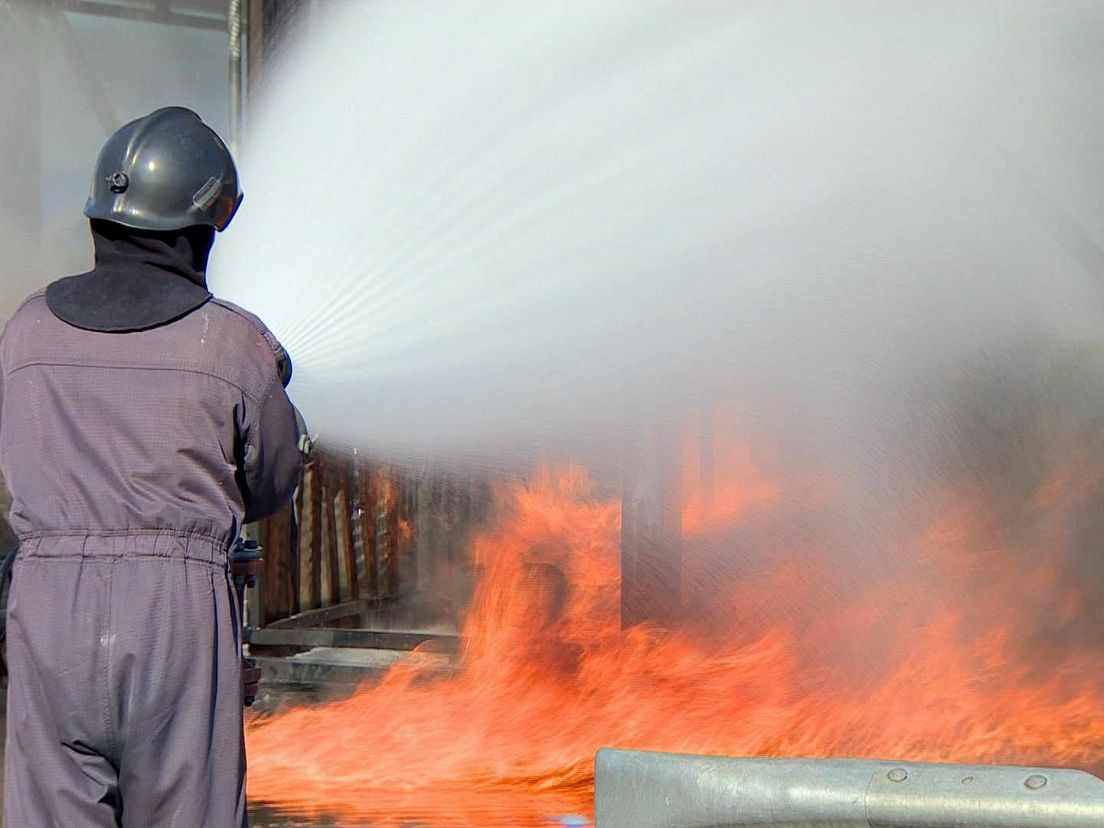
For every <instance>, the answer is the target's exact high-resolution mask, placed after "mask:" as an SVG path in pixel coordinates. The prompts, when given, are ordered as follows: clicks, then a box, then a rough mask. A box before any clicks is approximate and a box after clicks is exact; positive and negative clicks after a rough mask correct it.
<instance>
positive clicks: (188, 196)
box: [84, 106, 242, 232]
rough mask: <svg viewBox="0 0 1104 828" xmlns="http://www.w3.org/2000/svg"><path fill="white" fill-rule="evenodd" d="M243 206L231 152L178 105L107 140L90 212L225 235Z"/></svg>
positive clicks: (145, 225) (148, 226)
mask: <svg viewBox="0 0 1104 828" xmlns="http://www.w3.org/2000/svg"><path fill="white" fill-rule="evenodd" d="M241 200H242V192H241V190H240V189H239V186H238V170H237V167H235V166H234V158H233V156H231V155H230V150H228V149H227V148H226V145H225V144H224V143H223V142H222V139H221V138H219V137H218V135H216V134H215V132H214V130H212V129H211V128H210V127H208V126H207V125H206V124H204V123H203V121H202V120H200V117H199V116H198V115H196V114H195V113H194V112H192V111H191V110H190V109H184V108H183V107H176V106H174V107H168V108H166V109H158V110H157V111H156V112H152V113H150V114H149V115H147V116H146V117H144V118H139V119H138V120H136V121H131V122H130V123H129V124H126V125H125V126H123V127H121V128H119V129H118V130H117V131H116V132H115V134H114V135H112V136H111V137H110V138H108V139H107V143H105V144H104V147H103V149H102V150H100V157H99V159H98V160H97V161H96V173H95V176H94V177H93V179H92V192H91V193H90V195H89V196H88V203H87V204H85V206H84V214H85V215H86V216H88V217H89V218H91V219H103V220H105V221H113V222H115V223H116V224H122V225H124V226H126V227H133V228H136V229H138V230H159V231H165V230H182V229H183V228H185V227H192V226H196V225H207V226H209V227H214V228H215V229H216V230H218V231H220V232H221V231H223V230H225V229H226V228H227V226H228V225H229V224H230V220H231V219H232V218H233V217H234V213H235V212H237V209H238V205H239V204H241Z"/></svg>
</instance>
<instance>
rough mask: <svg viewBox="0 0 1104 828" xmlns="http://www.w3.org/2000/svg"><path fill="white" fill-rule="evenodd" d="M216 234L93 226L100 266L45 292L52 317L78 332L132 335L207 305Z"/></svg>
mask: <svg viewBox="0 0 1104 828" xmlns="http://www.w3.org/2000/svg"><path fill="white" fill-rule="evenodd" d="M214 235H215V231H214V228H212V227H205V226H193V227H186V228H184V229H183V230H173V231H165V232H158V231H151V230H135V229H132V228H130V227H124V226H122V225H120V224H115V223H113V222H109V221H98V220H93V221H92V240H93V244H94V246H95V252H96V266H95V267H94V268H93V269H92V270H91V271H89V272H88V273H82V274H80V275H78V276H69V277H68V278H65V279H60V280H58V281H56V282H54V283H53V284H51V285H50V286H49V287H47V288H46V303H47V305H48V306H49V308H50V310H51V312H53V314H54V315H55V316H56V317H58V318H59V319H61V320H62V321H64V322H67V323H69V324H70V325H74V326H75V327H78V328H84V329H85V330H90V331H101V332H105V333H127V332H131V331H141V330H148V329H150V328H156V327H160V326H161V325H165V324H167V323H169V322H172V321H174V320H176V319H179V318H180V317H182V316H185V315H187V314H188V313H191V312H192V311H193V310H195V309H196V308H198V307H200V306H201V305H203V304H205V303H206V302H207V301H208V300H209V299H210V298H211V294H210V292H209V291H208V290H207V257H208V255H209V254H210V252H211V246H212V244H213V242H214Z"/></svg>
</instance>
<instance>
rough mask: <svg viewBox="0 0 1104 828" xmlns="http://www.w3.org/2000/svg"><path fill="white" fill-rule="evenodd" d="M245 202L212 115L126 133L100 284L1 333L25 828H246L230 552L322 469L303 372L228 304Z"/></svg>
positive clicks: (105, 176)
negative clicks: (308, 433) (300, 408)
mask: <svg viewBox="0 0 1104 828" xmlns="http://www.w3.org/2000/svg"><path fill="white" fill-rule="evenodd" d="M240 202H241V193H240V191H239V188H238V175H237V171H236V168H235V166H234V161H233V159H232V157H231V155H230V153H229V151H228V150H227V148H226V146H225V145H224V144H223V142H222V141H221V140H220V139H219V138H218V136H217V135H216V134H215V133H214V132H213V131H212V130H211V129H209V128H208V127H207V126H206V125H205V124H204V123H203V122H202V121H201V120H200V118H199V116H197V115H196V114H195V113H194V112H191V111H190V110H187V109H182V108H175V107H174V108H168V109H161V110H158V111H156V112H154V113H152V114H150V115H148V116H146V117H144V118H141V119H139V120H137V121H134V122H132V123H129V124H127V125H125V126H124V127H122V128H121V129H120V130H119V131H118V132H116V133H115V134H114V135H112V136H111V137H110V138H109V139H108V141H107V143H106V144H105V145H104V148H103V150H102V152H101V153H100V156H99V160H98V161H97V164H96V171H95V177H94V178H93V182H92V192H91V195H90V197H89V199H88V202H87V204H86V206H85V211H84V212H85V215H86V216H88V217H89V219H90V220H91V231H92V238H93V243H94V247H95V266H94V267H93V269H92V270H91V271H90V272H88V273H84V274H81V275H79V276H71V277H68V278H65V279H61V280H60V281H57V282H54V283H53V284H51V285H49V286H48V287H47V288H46V289H45V290H44V291H40V292H38V293H36V294H34V295H32V296H31V297H30V298H28V299H27V300H26V302H25V303H24V304H23V305H22V306H21V307H20V309H19V310H18V311H17V312H16V313H15V314H14V316H13V317H12V318H11V319H10V321H9V322H8V324H7V326H6V328H5V329H4V333H3V336H2V338H0V382H2V386H0V390H2V397H0V471H2V473H3V476H4V478H5V480H6V481H7V483H8V486H9V488H10V490H11V494H12V505H11V516H10V520H11V525H12V528H13V529H14V530H15V532H16V534H17V536H18V538H19V544H20V545H19V551H18V555H17V557H16V559H15V563H14V568H13V580H12V591H11V595H10V599H9V604H8V627H7V647H8V661H9V670H10V680H9V687H8V699H7V711H8V712H7V716H8V718H7V755H6V767H5V790H4V814H5V817H6V820H5V821H6V824H7V825H9V826H12V828H44V827H45V826H65V828H69V826H74V827H75V826H80V828H97V826H126V828H138V827H139V826H141V827H142V828H148V827H149V826H166V827H167V826H179V828H201V827H202V828H231V827H232V826H233V827H234V828H236V827H237V826H244V825H247V824H248V818H247V816H246V806H245V748H244V740H243V728H242V689H241V660H240V659H241V640H240V639H241V634H240V624H239V619H238V618H237V617H236V615H237V608H236V604H235V600H234V594H233V585H232V582H231V579H230V574H229V569H228V567H229V564H228V557H229V554H230V551H231V547H232V544H233V542H234V541H235V539H236V537H237V535H238V533H239V530H240V529H241V527H242V525H243V523H246V522H248V521H252V520H256V519H259V518H263V517H265V516H266V515H269V514H271V513H273V512H275V511H276V510H278V509H279V508H281V507H282V506H283V505H284V504H285V503H286V502H287V501H288V500H289V498H290V497H291V495H292V492H293V489H294V487H295V485H296V483H297V480H298V476H299V471H300V466H301V460H300V454H299V448H298V442H299V431H298V428H297V423H296V413H295V411H294V409H293V407H292V405H291V403H290V401H289V400H288V397H287V395H286V393H285V390H284V388H285V386H286V384H287V381H288V379H289V378H290V373H291V363H290V360H289V359H288V358H287V355H286V354H285V353H284V351H283V349H282V348H281V347H280V345H279V344H278V343H277V341H276V339H275V338H274V337H273V336H272V334H271V333H270V332H269V331H268V330H267V329H266V328H265V327H264V325H263V324H262V323H261V322H260V320H258V319H257V318H256V317H255V316H252V315H251V314H249V313H247V312H246V311H243V310H241V309H240V308H237V307H235V306H234V305H231V304H230V303H228V302H223V301H221V300H219V299H216V298H214V297H212V295H211V293H210V292H209V291H208V289H207V283H206V269H207V256H208V253H209V252H210V249H211V246H212V243H213V241H214V237H215V233H216V232H217V231H222V230H225V229H226V227H227V225H229V223H230V221H231V219H232V218H233V216H234V213H235V212H236V210H237V208H238V205H239V204H240Z"/></svg>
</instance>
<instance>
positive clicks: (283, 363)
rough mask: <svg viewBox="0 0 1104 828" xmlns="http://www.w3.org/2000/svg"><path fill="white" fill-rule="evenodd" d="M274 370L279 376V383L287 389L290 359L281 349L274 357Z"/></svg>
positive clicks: (289, 377) (289, 378) (289, 380)
mask: <svg viewBox="0 0 1104 828" xmlns="http://www.w3.org/2000/svg"><path fill="white" fill-rule="evenodd" d="M276 370H277V371H278V372H279V374H280V383H281V384H282V385H283V386H284V388H287V387H288V383H290V382H291V357H290V356H288V352H287V351H285V350H284V349H283V348H281V349H280V353H279V354H277V355H276Z"/></svg>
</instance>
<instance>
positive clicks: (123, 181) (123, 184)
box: [107, 172, 130, 193]
mask: <svg viewBox="0 0 1104 828" xmlns="http://www.w3.org/2000/svg"><path fill="white" fill-rule="evenodd" d="M107 183H108V186H109V187H110V188H111V192H113V193H125V192H126V190H127V187H129V186H130V176H129V175H127V174H126V173H125V172H117V173H114V174H113V175H112V176H111V177H109V178H108V179H107Z"/></svg>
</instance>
